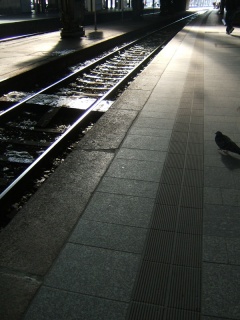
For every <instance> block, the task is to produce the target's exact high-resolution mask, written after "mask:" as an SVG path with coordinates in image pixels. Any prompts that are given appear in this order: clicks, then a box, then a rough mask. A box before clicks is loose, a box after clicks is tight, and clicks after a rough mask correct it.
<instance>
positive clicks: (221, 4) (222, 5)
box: [219, 0, 225, 15]
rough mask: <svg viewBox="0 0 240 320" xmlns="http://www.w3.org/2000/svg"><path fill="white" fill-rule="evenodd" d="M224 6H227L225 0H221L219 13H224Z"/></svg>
mask: <svg viewBox="0 0 240 320" xmlns="http://www.w3.org/2000/svg"><path fill="white" fill-rule="evenodd" d="M224 7H225V0H221V2H220V7H219V14H221V15H224Z"/></svg>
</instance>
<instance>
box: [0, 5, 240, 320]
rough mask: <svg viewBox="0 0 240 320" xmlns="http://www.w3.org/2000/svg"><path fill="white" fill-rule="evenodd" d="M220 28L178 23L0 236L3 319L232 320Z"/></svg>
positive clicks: (232, 49)
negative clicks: (221, 145)
mask: <svg viewBox="0 0 240 320" xmlns="http://www.w3.org/2000/svg"><path fill="white" fill-rule="evenodd" d="M219 20H220V19H219V16H218V15H217V12H216V10H209V11H206V12H205V13H202V15H199V17H198V18H197V19H195V20H193V21H192V22H191V23H190V24H188V25H187V26H186V27H184V28H183V29H182V30H181V31H180V32H179V33H178V34H177V35H176V36H175V37H174V38H173V39H172V40H171V41H170V42H169V43H168V44H167V45H166V46H165V47H164V48H163V50H162V51H161V52H160V53H159V54H158V55H157V56H156V57H155V58H154V59H153V60H152V62H151V63H150V64H149V65H148V66H147V67H146V68H145V69H144V70H143V71H142V72H141V74H139V76H138V77H136V79H135V80H134V81H133V82H132V83H131V84H130V85H129V87H128V88H127V89H126V90H125V91H124V93H123V94H122V95H121V96H120V97H119V98H118V99H117V101H115V102H114V104H113V105H112V107H111V108H110V109H109V110H108V111H107V112H106V113H105V114H104V115H103V116H102V117H101V118H100V119H99V121H98V122H97V124H96V125H95V126H94V127H93V128H92V129H91V130H90V131H89V132H88V133H87V134H86V135H85V137H84V138H83V139H82V140H81V141H80V142H79V143H78V144H77V146H76V148H75V149H74V151H73V152H72V153H71V154H70V155H69V156H68V157H67V158H66V160H65V161H64V162H63V163H62V164H61V165H60V166H59V167H58V168H57V170H56V171H55V172H54V174H52V175H51V176H50V178H49V179H48V180H47V181H46V182H45V183H44V184H43V185H42V187H41V188H40V189H39V190H38V191H37V192H36V193H35V194H34V196H33V197H32V198H31V199H30V201H29V202H28V203H27V204H26V205H25V206H24V207H23V208H22V209H21V211H20V212H19V213H18V214H17V215H16V216H15V218H14V219H13V220H12V221H11V223H10V224H9V225H8V226H7V227H6V228H5V229H3V230H2V232H1V233H0V290H1V295H0V318H1V319H4V320H9V319H11V320H12V319H14V320H15V319H24V320H33V319H34V320H43V319H44V320H48V319H49V320H50V319H51V320H53V319H54V320H55V319H58V320H66V319H67V320H71V319H85V320H90V319H91V320H92V319H97V320H100V319H104V320H123V319H125V320H127V319H128V320H133V319H136V320H152V319H164V320H181V319H183V320H200V319H201V320H236V319H240V302H239V301H240V235H239V230H240V182H239V181H240V179H239V178H240V156H239V155H238V154H232V153H229V154H226V153H223V152H219V150H218V147H217V146H216V144H215V141H214V138H215V132H216V131H222V132H223V133H224V134H226V135H228V136H230V137H231V138H232V139H233V140H234V141H235V142H236V143H238V144H239V145H240V122H239V121H240V113H239V112H240V103H239V101H240V91H239V84H240V64H239V59H240V58H239V53H240V45H239V39H240V28H237V27H236V28H235V30H234V32H233V33H232V35H227V34H226V31H225V27H224V26H223V24H222V23H221V21H219ZM113 36H114V35H113ZM29 47H30V45H29ZM1 55H2V51H0V56H1Z"/></svg>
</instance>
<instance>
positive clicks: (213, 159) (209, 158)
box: [204, 146, 226, 168]
mask: <svg viewBox="0 0 240 320" xmlns="http://www.w3.org/2000/svg"><path fill="white" fill-rule="evenodd" d="M205 151H206V146H205ZM212 151H213V150H212V149H211V150H209V152H204V165H205V166H206V167H218V168H225V164H224V163H225V157H226V155H224V154H222V153H220V152H218V151H216V150H214V151H213V152H212Z"/></svg>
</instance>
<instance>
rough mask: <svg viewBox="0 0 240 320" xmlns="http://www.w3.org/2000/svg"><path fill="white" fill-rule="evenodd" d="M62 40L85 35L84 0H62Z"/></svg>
mask: <svg viewBox="0 0 240 320" xmlns="http://www.w3.org/2000/svg"><path fill="white" fill-rule="evenodd" d="M61 11H62V16H61V21H62V23H63V28H62V30H61V37H62V38H76V37H81V36H84V35H85V31H84V28H83V26H81V24H82V22H83V17H84V0H61Z"/></svg>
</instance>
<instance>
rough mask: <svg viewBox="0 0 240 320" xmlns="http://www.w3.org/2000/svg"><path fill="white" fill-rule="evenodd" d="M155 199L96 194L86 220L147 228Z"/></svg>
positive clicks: (85, 213) (86, 214)
mask: <svg viewBox="0 0 240 320" xmlns="http://www.w3.org/2000/svg"><path fill="white" fill-rule="evenodd" d="M153 205H154V199H150V198H142V197H131V196H124V195H116V194H107V195H106V194H105V193H103V192H96V193H95V194H94V196H93V198H92V199H91V201H90V203H89V205H88V207H87V209H86V210H85V212H84V216H83V217H84V219H88V220H95V221H101V222H109V223H116V224H123V225H128V226H136V227H143V228H146V226H147V225H148V223H149V221H150V217H151V214H152V210H153Z"/></svg>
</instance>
